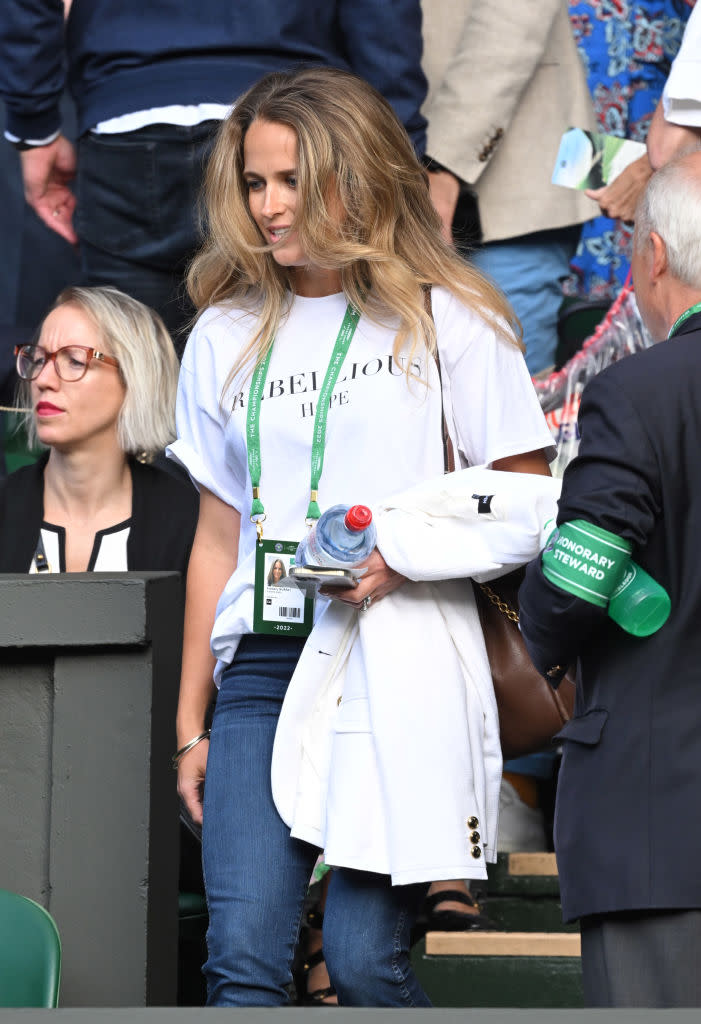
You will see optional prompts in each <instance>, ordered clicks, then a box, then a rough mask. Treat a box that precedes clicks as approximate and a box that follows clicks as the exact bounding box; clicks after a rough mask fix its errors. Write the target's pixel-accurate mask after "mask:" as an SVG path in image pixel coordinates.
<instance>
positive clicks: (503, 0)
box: [423, 0, 599, 242]
mask: <svg viewBox="0 0 701 1024" xmlns="http://www.w3.org/2000/svg"><path fill="white" fill-rule="evenodd" d="M423 18H424V59H423V67H424V71H425V73H426V77H427V78H428V83H429V92H428V96H427V99H426V103H425V105H424V108H423V112H424V114H425V115H426V117H427V119H428V148H427V152H428V154H429V155H430V156H431V157H433V159H434V160H437V161H438V162H439V163H441V164H443V166H444V167H447V168H448V169H449V170H451V171H453V172H454V173H455V174H456V175H457V176H458V177H459V178H462V179H463V181H466V182H469V183H470V184H471V185H473V186H474V187H475V189H476V191H477V195H478V198H479V211H480V218H481V221H482V231H483V236H484V241H485V242H491V241H496V240H498V239H502V238H512V237H515V236H518V235H524V234H528V233H530V232H532V231H542V230H545V229H547V228H558V227H565V226H567V225H569V224H580V223H582V222H583V221H585V220H588V219H589V218H590V217H594V216H596V215H597V214H598V213H599V207H598V205H597V204H596V203H594V202H593V201H592V200H590V199H587V197H586V196H585V195H584V194H583V193H582V192H577V191H575V190H573V189H567V188H562V187H560V186H558V185H551V184H550V178H551V175H552V171H553V167H554V164H555V158H556V155H557V150H558V146H559V143H560V138H561V136H562V133H563V132H564V131H565V129H566V128H569V127H578V128H588V129H593V128H595V122H594V111H593V107H592V102H591V98H590V95H589V91H588V88H587V83H586V78H585V74H584V69H583V67H582V63H581V60H580V58H579V54H578V53H577V47H576V45H575V41H574V37H573V35H572V30H571V27H570V21H569V16H568V10H567V0H423Z"/></svg>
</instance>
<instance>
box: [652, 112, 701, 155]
mask: <svg viewBox="0 0 701 1024" xmlns="http://www.w3.org/2000/svg"><path fill="white" fill-rule="evenodd" d="M699 143H701V130H699V129H698V128H686V127H685V126H684V125H681V124H673V123H672V122H671V121H667V120H665V116H664V109H663V106H662V100H660V102H659V103H658V104H657V107H656V108H655V113H654V114H653V117H652V121H651V122H650V130H649V132H648V136H647V155H648V157H649V159H650V164H651V165H652V168H653V170H655V171H657V170H659V168H660V167H664V165H665V164H667V163H669V161H670V160H673V159H674V158H675V157H676V156H681V154H682V153H684V152H685V151H686V150H687V149H690V148H693V147H695V146H698V145H699Z"/></svg>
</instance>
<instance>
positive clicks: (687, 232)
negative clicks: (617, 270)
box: [634, 146, 701, 288]
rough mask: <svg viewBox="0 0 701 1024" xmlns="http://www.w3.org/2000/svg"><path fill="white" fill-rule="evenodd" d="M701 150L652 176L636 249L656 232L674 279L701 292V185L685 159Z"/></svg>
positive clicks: (638, 218)
mask: <svg viewBox="0 0 701 1024" xmlns="http://www.w3.org/2000/svg"><path fill="white" fill-rule="evenodd" d="M699 149H701V147H698V146H693V147H690V148H689V150H688V151H685V153H684V154H683V155H682V156H681V157H677V158H675V159H674V160H672V161H670V163H668V164H665V165H664V167H661V168H660V169H659V171H656V172H655V173H654V174H653V175H652V177H651V178H650V181H649V182H648V184H647V187H646V189H645V191H644V193H643V195H642V197H641V199H640V202H639V204H638V208H637V210H636V214H635V238H634V242H635V246H636V247H638V246H645V245H646V244H647V241H648V239H649V237H650V232H652V231H654V232H656V234H658V235H659V236H660V238H662V239H663V241H664V243H665V246H666V249H667V261H668V266H669V271H670V273H671V275H672V277H674V278H676V279H677V280H678V281H681V283H682V284H685V285H687V286H688V287H690V288H701V181H700V180H699V176H698V174H694V172H693V171H692V170H690V169H689V166H688V161H685V160H684V159H683V156H684V155H686V153H687V152H695V151H698V150H699Z"/></svg>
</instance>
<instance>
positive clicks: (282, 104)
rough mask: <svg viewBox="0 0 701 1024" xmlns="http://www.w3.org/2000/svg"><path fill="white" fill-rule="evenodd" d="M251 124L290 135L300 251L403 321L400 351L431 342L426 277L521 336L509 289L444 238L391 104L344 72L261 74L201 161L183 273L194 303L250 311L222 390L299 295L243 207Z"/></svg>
mask: <svg viewBox="0 0 701 1024" xmlns="http://www.w3.org/2000/svg"><path fill="white" fill-rule="evenodd" d="M254 121H265V122H270V123H273V124H281V125H285V126H286V127H288V128H291V129H292V130H293V131H294V132H295V135H296V137H297V168H296V173H297V192H298V197H299V198H298V203H297V212H296V214H295V219H294V227H295V229H296V230H297V232H298V235H299V240H300V244H301V246H302V249H303V251H304V252H305V253H306V255H307V257H308V259H309V262H310V264H313V265H316V266H318V267H320V268H323V269H330V270H337V271H338V272H339V273H340V276H341V284H342V288H343V291H344V293H345V295H346V297H347V299H348V301H349V302H350V303H352V304H353V305H354V306H355V307H356V308H357V309H359V310H360V312H361V313H363V314H364V315H366V316H368V317H369V318H370V319H372V320H373V321H375V322H376V323H380V324H383V323H388V322H390V321H394V322H395V323H396V322H397V321H398V322H399V329H398V331H397V335H396V338H395V343H394V352H395V356H398V355H399V353H400V351H402V349H403V348H404V346H405V344H406V343H408V344H409V346H410V355H413V354H414V352H415V350H416V348H417V346H424V345H425V346H427V347H428V348H429V350H431V351H433V350H435V344H436V332H435V327H434V324H433V320H432V318H431V316H430V314H429V313H428V312H427V310H426V307H425V302H424V295H423V289H425V288H426V287H427V286H430V285H442V286H444V287H445V288H448V289H449V290H450V291H451V292H452V293H453V294H454V295H455V296H456V297H457V298H458V299H460V300H461V301H462V302H464V303H465V304H466V305H467V306H469V307H470V308H472V309H474V310H475V311H476V312H477V313H479V314H480V315H481V316H482V317H483V318H484V319H485V320H486V321H488V322H489V323H490V324H491V325H492V326H493V327H494V328H495V329H496V330H497V331H498V332H499V333H500V334H502V335H503V336H504V337H505V338H507V339H509V340H510V341H511V342H512V343H513V344H518V343H517V341H516V339H515V337H514V334H513V333H512V328H513V329H515V330H517V331H518V332H519V334H520V327H519V325H518V321H517V320H516V319H515V316H514V313H513V311H512V309H511V307H510V306H509V304H508V302H507V301H506V299H505V298H504V296H503V295H502V294H501V292H499V291H498V289H497V288H496V287H495V286H494V285H492V284H491V283H490V282H489V281H488V280H487V279H486V278H485V277H483V276H482V274H480V273H479V272H478V271H477V270H476V269H474V268H473V267H471V266H469V265H468V264H467V263H465V262H464V260H462V259H461V258H460V257H459V256H458V255H457V253H456V252H455V251H454V250H453V249H452V247H451V246H450V245H449V244H448V243H447V242H446V241H445V240H444V238H443V236H442V234H441V226H440V220H439V218H438V215H437V213H436V211H435V210H434V207H433V204H432V202H431V199H430V196H429V191H428V187H427V176H426V172H425V171H424V169H423V167H422V166H421V164H420V162H419V161H418V159H417V157H416V155H415V153H414V150H413V147H412V145H411V142H410V140H409V137H408V135H407V134H406V132H405V130H404V128H403V126H402V124H401V123H400V121H399V120H398V118H397V116H396V115H395V113H394V111H393V110H392V108H391V106H390V105H389V103H387V101H386V100H385V99H383V97H382V96H381V95H380V94H379V93H378V92H377V91H376V90H375V89H373V88H372V86H370V85H368V84H367V82H364V81H363V80H362V79H360V78H357V77H356V76H355V75H352V74H350V73H348V72H345V71H340V70H338V69H336V68H330V67H314V68H303V69H301V70H297V71H292V72H286V73H273V74H269V75H266V76H265V77H264V78H262V79H261V80H260V81H259V82H258V83H257V84H256V85H254V86H253V87H252V88H251V89H249V91H248V92H246V93H245V94H244V95H243V96H241V97H240V98H239V99H238V100H237V101H236V103H235V105H234V107H233V109H232V111H231V113H230V114H229V116H228V117H227V118H226V120H225V121H223V123H222V125H221V127H220V129H219V132H218V135H217V139H216V142H215V145H214V148H213V151H212V155H211V157H210V160H209V163H208V166H207V171H206V175H205V183H204V191H203V197H204V202H205V207H206V211H205V212H206V216H205V220H206V229H205V230H206V234H205V241H204V244H203V247H202V249H201V250H200V252H199V253H198V255H197V256H196V257H195V259H194V260H193V262H192V264H191V266H190V270H189V273H188V290H189V293H190V296H191V297H192V299H193V301H194V303H195V306H196V307H197V309H198V310H200V311H201V310H202V309H204V308H205V307H207V306H211V305H214V304H217V303H235V304H237V305H239V306H241V307H243V308H244V309H248V310H254V311H255V312H256V315H257V319H256V323H257V327H256V330H255V333H254V334H253V336H252V337H251V340H250V343H249V345H248V347H247V348H246V349H245V350H244V352H243V353H242V354H241V356H240V358H239V359H238V361H237V363H236V364H235V366H234V367H233V368H232V371H231V374H230V375H229V379H228V381H227V384H226V385H225V387H224V390H225V391H226V387H227V386H228V384H229V383H230V381H231V379H232V377H233V375H234V374H235V373H236V372H238V370H240V369H241V368H243V367H244V366H246V365H247V364H249V363H253V362H254V361H258V360H260V359H261V358H262V357H263V355H264V354H265V352H266V351H267V350H268V349H269V347H270V345H271V344H272V341H273V339H274V337H275V333H276V331H277V328H278V325H279V323H280V321H281V318H282V317H283V316H284V314H285V312H286V310H287V309H288V308H289V303H290V301H291V295H292V293H293V292H294V280H293V274H292V273H291V272H290V270H289V269H288V268H286V267H282V266H279V265H278V264H277V263H276V262H275V260H274V259H273V255H272V254H273V251H274V246H273V245H267V244H265V240H264V239H263V237H262V235H261V233H260V232H259V230H258V228H257V226H256V224H255V222H254V220H253V218H252V216H251V213H250V211H249V206H248V194H247V187H246V182H245V180H244V177H243V169H244V141H245V138H246V132H247V131H248V129H249V127H250V126H251V125H252V124H253V122H254ZM330 200H335V201H330ZM339 201H340V202H339ZM339 206H340V208H341V210H342V211H343V213H342V217H341V221H340V223H339V218H338V213H337V212H334V211H337V210H338V208H339ZM406 366H407V367H410V366H411V358H409V359H407V362H406ZM409 372H410V371H409V370H407V373H408V374H409Z"/></svg>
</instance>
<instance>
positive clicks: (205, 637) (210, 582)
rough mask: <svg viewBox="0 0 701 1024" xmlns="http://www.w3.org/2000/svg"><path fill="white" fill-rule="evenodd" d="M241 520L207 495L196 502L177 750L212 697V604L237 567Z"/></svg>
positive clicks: (198, 725) (200, 724)
mask: <svg viewBox="0 0 701 1024" xmlns="http://www.w3.org/2000/svg"><path fill="white" fill-rule="evenodd" d="M239 525H240V518H239V515H238V513H237V512H235V511H234V509H232V508H229V507H228V506H226V505H224V504H223V502H220V501H219V500H218V499H217V498H215V497H214V496H213V495H212V494H209V493H208V492H207V493H203V494H202V495H201V498H200V518H199V520H198V526H197V532H196V534H195V541H194V544H193V547H192V554H191V556H190V564H189V567H188V572H187V591H186V599H185V630H184V637H183V660H182V672H181V680H180V700H179V704H178V715H177V723H176V724H177V737H178V746H182V745H183V744H185V743H188V742H189V741H190V740H191V739H192V738H193V737H194V736H197V735H199V733H200V732H202V730H203V729H204V720H205V714H206V711H207V707H208V706H209V704H210V702H211V700H212V698H213V696H214V692H215V691H214V682H213V674H214V667H215V663H216V659H215V658H214V655H213V654H212V651H211V648H210V637H211V634H212V628H213V626H214V619H215V614H216V607H217V602H218V600H219V598H220V596H221V594H222V591H223V590H224V587H225V586H226V583H227V581H228V579H229V577H230V576H231V574H232V572H233V571H234V569H235V568H236V559H237V554H238V531H239Z"/></svg>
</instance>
